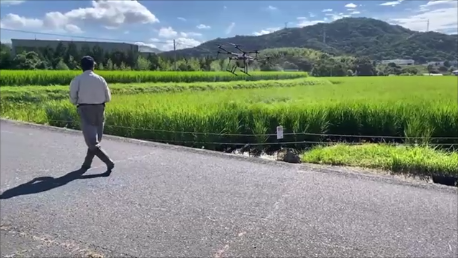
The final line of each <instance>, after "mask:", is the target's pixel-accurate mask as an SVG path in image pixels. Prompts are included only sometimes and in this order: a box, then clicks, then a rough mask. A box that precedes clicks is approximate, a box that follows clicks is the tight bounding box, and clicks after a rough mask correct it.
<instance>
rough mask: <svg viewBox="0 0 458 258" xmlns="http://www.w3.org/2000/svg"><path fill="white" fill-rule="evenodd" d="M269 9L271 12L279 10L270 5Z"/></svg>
mask: <svg viewBox="0 0 458 258" xmlns="http://www.w3.org/2000/svg"><path fill="white" fill-rule="evenodd" d="M267 9H269V10H271V11H274V10H277V9H278V8H277V7H275V6H271V5H269V6H268V7H267Z"/></svg>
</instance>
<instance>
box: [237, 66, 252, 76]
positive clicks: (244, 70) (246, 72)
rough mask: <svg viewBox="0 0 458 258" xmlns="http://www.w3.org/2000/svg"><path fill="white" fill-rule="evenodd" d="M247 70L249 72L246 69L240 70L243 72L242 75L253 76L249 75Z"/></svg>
mask: <svg viewBox="0 0 458 258" xmlns="http://www.w3.org/2000/svg"><path fill="white" fill-rule="evenodd" d="M247 70H248V69H247V68H246V67H244V68H240V71H241V72H242V73H244V74H246V75H248V76H251V75H250V74H249V73H248V71H247Z"/></svg>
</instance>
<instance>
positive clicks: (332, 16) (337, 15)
mask: <svg viewBox="0 0 458 258" xmlns="http://www.w3.org/2000/svg"><path fill="white" fill-rule="evenodd" d="M325 15H326V16H329V17H331V19H332V20H333V21H335V20H338V19H342V18H346V17H350V15H348V14H343V13H338V14H337V13H326V14H325Z"/></svg>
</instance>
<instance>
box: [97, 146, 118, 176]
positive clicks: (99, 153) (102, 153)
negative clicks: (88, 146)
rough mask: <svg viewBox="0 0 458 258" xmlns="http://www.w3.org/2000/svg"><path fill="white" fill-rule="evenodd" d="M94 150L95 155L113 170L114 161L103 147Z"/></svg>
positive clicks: (109, 169)
mask: <svg viewBox="0 0 458 258" xmlns="http://www.w3.org/2000/svg"><path fill="white" fill-rule="evenodd" d="M94 152H95V155H96V156H97V157H98V158H99V159H100V160H101V161H103V163H105V164H106V165H107V168H108V171H111V170H112V169H113V168H114V162H113V161H112V160H111V159H110V158H109V157H108V155H107V154H106V153H105V151H104V150H103V149H102V148H97V149H95V150H94Z"/></svg>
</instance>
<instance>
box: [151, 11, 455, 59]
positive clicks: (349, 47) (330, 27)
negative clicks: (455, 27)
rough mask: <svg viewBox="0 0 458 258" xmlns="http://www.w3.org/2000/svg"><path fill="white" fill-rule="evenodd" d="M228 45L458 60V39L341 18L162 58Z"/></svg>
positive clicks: (233, 39)
mask: <svg viewBox="0 0 458 258" xmlns="http://www.w3.org/2000/svg"><path fill="white" fill-rule="evenodd" d="M324 31H325V33H326V34H325V35H326V37H325V39H326V40H325V42H323V34H324V33H323V32H324ZM228 43H236V44H240V45H241V46H242V48H244V49H246V50H263V49H268V48H282V47H301V48H310V49H314V50H318V51H322V52H326V53H329V54H332V55H353V56H367V57H369V58H371V59H374V60H383V59H414V60H415V61H417V62H421V63H423V62H427V61H443V60H457V58H458V53H457V52H458V35H447V34H442V33H437V32H418V31H412V30H409V29H407V28H404V27H402V26H399V25H391V24H389V23H387V22H384V21H381V20H376V19H373V18H342V19H339V20H336V21H334V22H331V23H318V24H315V25H311V26H307V27H303V28H287V29H282V30H279V31H275V32H273V33H270V34H264V35H261V36H235V37H231V38H217V39H214V40H210V41H208V42H205V43H203V44H201V45H199V46H197V47H194V48H188V49H181V50H177V51H176V52H172V51H169V52H163V53H161V54H160V55H164V56H171V55H175V54H177V56H180V57H199V56H206V55H212V56H213V55H216V51H217V45H228ZM229 47H230V46H229Z"/></svg>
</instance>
